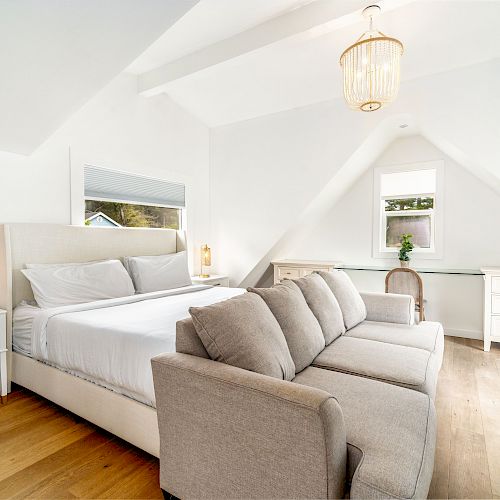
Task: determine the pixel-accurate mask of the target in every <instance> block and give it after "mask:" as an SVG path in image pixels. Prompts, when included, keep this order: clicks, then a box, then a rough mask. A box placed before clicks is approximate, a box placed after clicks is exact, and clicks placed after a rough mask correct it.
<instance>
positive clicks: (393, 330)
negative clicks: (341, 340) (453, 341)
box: [345, 321, 444, 359]
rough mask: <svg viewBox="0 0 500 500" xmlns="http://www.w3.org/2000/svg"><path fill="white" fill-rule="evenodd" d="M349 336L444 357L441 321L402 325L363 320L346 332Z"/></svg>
mask: <svg viewBox="0 0 500 500" xmlns="http://www.w3.org/2000/svg"><path fill="white" fill-rule="evenodd" d="M345 335H346V336H348V337H355V338H358V339H366V340H376V341H377V342H387V343H388V344H397V345H404V346H407V347H416V348H418V349H425V350H426V351H429V352H432V353H436V354H437V355H439V356H440V357H441V359H442V357H443V350H444V332H443V327H442V326H441V323H437V322H435V321H422V322H420V323H419V324H418V325H412V326H409V325H400V324H397V323H382V322H378V321H363V322H362V323H360V324H359V325H357V326H355V327H354V328H352V329H351V330H349V331H347V332H346V333H345Z"/></svg>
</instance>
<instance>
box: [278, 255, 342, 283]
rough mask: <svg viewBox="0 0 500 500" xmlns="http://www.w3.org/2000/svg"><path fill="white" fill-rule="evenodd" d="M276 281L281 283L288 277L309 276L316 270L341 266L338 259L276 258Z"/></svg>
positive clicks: (328, 269) (327, 269)
mask: <svg viewBox="0 0 500 500" xmlns="http://www.w3.org/2000/svg"><path fill="white" fill-rule="evenodd" d="M271 264H272V265H273V266H274V283H275V284H276V283H279V282H280V281H281V280H284V279H286V278H288V279H296V278H302V277H303V276H307V275H308V274H311V273H313V272H314V271H331V270H332V269H334V268H335V267H337V266H339V265H340V264H341V262H337V261H316V260H274V261H273V262H271Z"/></svg>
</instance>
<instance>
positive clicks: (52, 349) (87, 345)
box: [14, 285, 244, 406]
mask: <svg viewBox="0 0 500 500" xmlns="http://www.w3.org/2000/svg"><path fill="white" fill-rule="evenodd" d="M243 292H244V290H243V289H239V288H225V287H207V286H204V285H193V286H189V287H183V288H180V289H175V290H168V291H162V292H152V293H147V294H141V295H134V296H131V297H123V298H118V299H109V300H100V301H97V302H90V303H87V304H79V305H73V306H64V307H58V308H54V309H38V308H31V311H29V314H31V315H32V317H33V322H32V326H31V349H30V350H31V355H32V356H33V357H34V358H35V359H38V360H40V361H45V362H47V363H49V364H51V365H53V366H56V367H58V368H60V369H62V370H65V371H68V372H70V373H72V374H74V375H77V376H80V377H83V378H85V379H87V380H90V381H92V382H94V383H97V384H99V385H102V386H104V387H107V388H108V389H111V390H114V391H116V392H119V393H121V394H125V395H127V396H129V397H132V398H134V399H136V400H138V401H141V402H142V403H145V404H148V405H152V406H154V404H155V398H154V389H153V378H152V374H151V364H150V360H151V358H152V357H153V356H156V355H158V354H161V353H164V352H175V324H176V322H177V321H178V320H180V319H183V318H186V317H188V316H189V312H188V309H189V307H190V306H204V305H208V304H213V303H215V302H220V301H221V300H224V299H228V298H230V297H234V296H236V295H240V294H241V293H243ZM22 307H29V306H20V308H22ZM16 309H18V308H16ZM33 309H34V310H35V311H33ZM26 311H27V310H25V311H24V313H26ZM21 312H22V310H20V311H19V312H18V316H19V317H21V316H23V314H21ZM15 321H16V314H15V315H14V335H15V330H16V328H15ZM14 340H15V339H14ZM24 350H26V349H24Z"/></svg>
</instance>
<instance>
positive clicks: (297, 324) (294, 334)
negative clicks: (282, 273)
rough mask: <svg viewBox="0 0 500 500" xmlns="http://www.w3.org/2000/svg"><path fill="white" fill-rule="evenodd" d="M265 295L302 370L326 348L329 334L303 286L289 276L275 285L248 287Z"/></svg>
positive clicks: (265, 299)
mask: <svg viewBox="0 0 500 500" xmlns="http://www.w3.org/2000/svg"><path fill="white" fill-rule="evenodd" d="M248 291H249V292H252V293H255V294H257V295H259V296H260V297H262V298H263V299H264V301H265V302H266V304H267V306H268V307H269V309H271V312H272V313H273V314H274V317H275V318H276V319H277V320H278V323H279V325H280V327H281V330H282V331H283V333H284V335H285V338H286V343H287V344H288V349H289V350H290V354H291V356H292V359H293V362H294V363H295V371H296V372H297V373H298V372H300V371H302V370H303V369H304V368H307V367H308V366H309V365H310V364H311V363H312V362H313V359H314V358H315V357H316V356H317V355H318V354H319V353H320V352H321V351H322V350H323V349H324V348H325V338H324V337H323V332H322V331H321V327H320V325H319V323H318V320H317V319H316V318H315V317H314V314H313V313H312V311H311V309H309V306H308V305H307V302H306V300H305V299H304V296H303V295H302V293H301V291H300V288H299V287H298V286H297V285H296V284H295V283H294V282H293V281H289V280H286V281H284V282H283V283H279V284H277V285H274V286H273V287H272V288H248Z"/></svg>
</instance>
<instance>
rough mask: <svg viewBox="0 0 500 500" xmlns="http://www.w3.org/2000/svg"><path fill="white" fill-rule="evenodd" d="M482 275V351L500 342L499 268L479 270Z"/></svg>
mask: <svg viewBox="0 0 500 500" xmlns="http://www.w3.org/2000/svg"><path fill="white" fill-rule="evenodd" d="M481 271H482V272H483V273H484V350H485V351H489V350H490V347H491V343H492V342H500V267H487V268H484V269H481Z"/></svg>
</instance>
